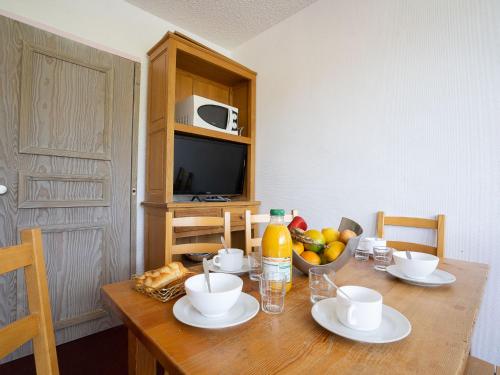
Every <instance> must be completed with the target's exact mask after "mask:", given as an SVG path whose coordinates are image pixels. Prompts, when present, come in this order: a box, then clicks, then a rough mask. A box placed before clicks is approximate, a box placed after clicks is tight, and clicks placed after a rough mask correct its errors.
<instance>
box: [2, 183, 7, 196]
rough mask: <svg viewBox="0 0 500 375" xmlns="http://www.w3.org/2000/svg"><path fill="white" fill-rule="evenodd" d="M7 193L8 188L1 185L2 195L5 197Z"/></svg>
mask: <svg viewBox="0 0 500 375" xmlns="http://www.w3.org/2000/svg"><path fill="white" fill-rule="evenodd" d="M6 192H7V186H5V185H0V195H4V194H5V193H6Z"/></svg>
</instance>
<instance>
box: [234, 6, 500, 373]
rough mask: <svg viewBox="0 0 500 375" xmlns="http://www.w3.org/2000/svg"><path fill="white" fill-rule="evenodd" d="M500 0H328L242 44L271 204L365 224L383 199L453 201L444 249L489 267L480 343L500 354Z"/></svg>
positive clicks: (313, 220)
mask: <svg viewBox="0 0 500 375" xmlns="http://www.w3.org/2000/svg"><path fill="white" fill-rule="evenodd" d="M499 5H500V4H499V3H498V1H495V0H480V1H478V0H440V1H436V0H419V1H413V0H358V1H348V0H320V1H319V2H317V3H315V4H313V5H311V6H309V7H308V8H305V9H304V10H302V11H301V12H299V13H297V14H296V15H294V16H292V17H291V18H289V19H287V20H285V21H283V22H281V23H280V24H278V25H276V26H274V27H273V28H271V29H269V30H267V31H265V32H264V33H262V34H260V35H258V36H257V37H255V38H254V39H253V40H251V41H249V42H247V43H245V44H243V45H242V46H240V47H239V48H238V49H236V50H235V51H233V57H234V58H235V59H237V60H239V61H241V62H242V63H244V64H247V65H249V67H250V68H252V69H254V70H256V71H257V72H258V83H257V165H256V181H257V186H256V193H257V198H258V199H261V200H262V201H263V209H267V208H269V207H271V206H273V207H283V208H292V207H294V208H298V209H300V210H301V213H302V214H303V216H304V217H305V218H307V219H309V221H310V224H311V225H312V226H313V227H317V228H321V227H322V226H327V225H337V224H338V222H339V220H340V217H341V216H347V217H351V218H353V219H356V220H357V221H359V223H360V224H361V225H362V226H363V227H364V229H365V233H366V234H374V231H375V213H376V211H378V210H381V209H382V210H385V211H386V212H387V213H388V214H399V215H415V216H422V217H431V216H433V215H435V214H437V213H444V214H446V215H447V228H446V239H447V244H446V255H447V256H448V257H450V258H458V259H464V260H468V261H478V262H483V263H488V264H490V266H491V271H490V278H489V281H488V285H487V288H486V295H485V297H484V299H483V304H482V307H481V310H480V315H479V319H478V322H477V325H476V330H475V335H474V340H473V347H472V351H473V354H475V355H478V356H479V357H482V358H484V359H487V360H489V361H491V362H495V363H498V364H500V313H499V310H500V247H499V245H498V237H497V238H495V236H498V229H497V226H498V223H499V222H500V203H499V197H500V131H499V129H500V113H499V100H500V77H499V76H500V70H499V62H500V43H499V42H500V37H499V36H500V33H499V28H498V27H499V25H500V12H499V11H500V9H499ZM404 234H408V236H409V238H410V239H413V240H415V239H417V240H418V239H422V240H423V241H425V242H432V241H433V240H434V238H433V237H431V236H427V235H424V234H423V233H421V232H418V231H408V233H404ZM458 276H460V275H458Z"/></svg>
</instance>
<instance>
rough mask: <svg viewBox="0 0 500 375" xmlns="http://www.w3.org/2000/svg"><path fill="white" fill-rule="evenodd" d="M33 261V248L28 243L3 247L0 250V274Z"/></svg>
mask: <svg viewBox="0 0 500 375" xmlns="http://www.w3.org/2000/svg"><path fill="white" fill-rule="evenodd" d="M32 263H33V249H32V248H31V246H29V245H18V246H11V247H4V248H3V249H2V251H0V275H1V274H3V273H7V272H11V271H14V270H17V269H19V268H23V267H26V266H29V265H30V264H32Z"/></svg>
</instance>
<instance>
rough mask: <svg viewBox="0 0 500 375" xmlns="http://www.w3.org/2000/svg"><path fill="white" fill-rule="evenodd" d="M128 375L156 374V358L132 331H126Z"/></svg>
mask: <svg viewBox="0 0 500 375" xmlns="http://www.w3.org/2000/svg"><path fill="white" fill-rule="evenodd" d="M128 373H129V375H156V360H155V358H154V357H153V356H152V354H151V353H150V352H149V350H148V349H146V347H145V346H144V345H142V343H141V341H140V340H138V339H137V337H135V335H134V334H133V333H132V331H130V330H129V331H128Z"/></svg>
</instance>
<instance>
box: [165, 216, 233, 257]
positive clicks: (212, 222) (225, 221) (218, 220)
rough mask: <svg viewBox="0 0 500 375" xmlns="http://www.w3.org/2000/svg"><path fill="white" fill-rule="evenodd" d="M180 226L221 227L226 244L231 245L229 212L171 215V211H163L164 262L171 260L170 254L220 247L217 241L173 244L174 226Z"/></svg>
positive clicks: (217, 248) (204, 250) (206, 251)
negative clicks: (217, 214)
mask: <svg viewBox="0 0 500 375" xmlns="http://www.w3.org/2000/svg"><path fill="white" fill-rule="evenodd" d="M180 227H192V228H196V227H199V228H201V227H204V228H206V227H223V228H224V238H225V240H226V243H227V245H228V246H231V213H230V212H229V211H227V212H224V216H223V217H218V216H191V217H176V218H174V217H173V214H172V212H166V213H165V264H168V263H170V262H171V261H172V255H174V254H175V255H178V254H186V253H210V252H214V251H217V250H219V249H221V248H222V244H221V243H220V242H217V243H206V242H205V243H187V244H179V245H174V228H180Z"/></svg>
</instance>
